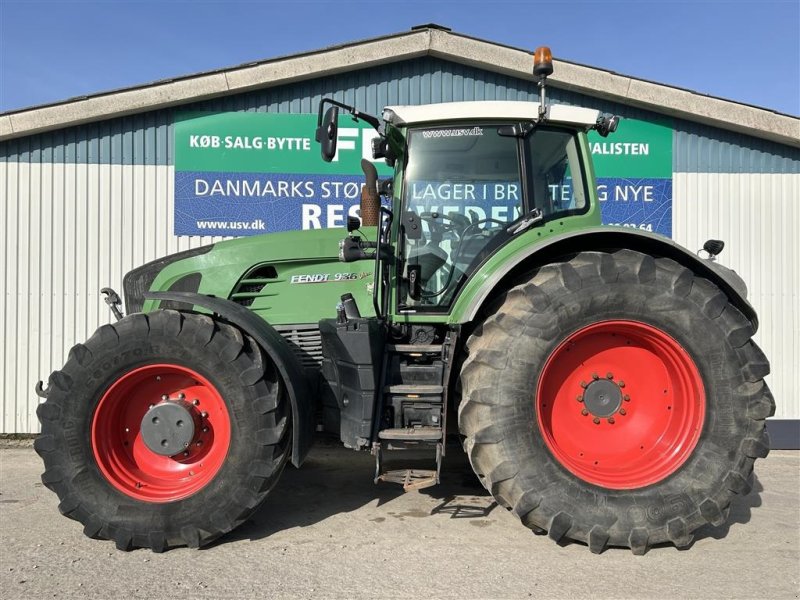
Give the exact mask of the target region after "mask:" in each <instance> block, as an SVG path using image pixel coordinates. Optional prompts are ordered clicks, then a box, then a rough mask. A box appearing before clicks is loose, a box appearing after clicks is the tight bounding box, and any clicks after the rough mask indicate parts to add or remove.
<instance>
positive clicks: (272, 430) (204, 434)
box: [35, 310, 291, 552]
mask: <svg viewBox="0 0 800 600" xmlns="http://www.w3.org/2000/svg"><path fill="white" fill-rule="evenodd" d="M268 360H269V359H268V358H267V357H266V356H265V355H264V354H263V353H262V351H261V349H260V348H259V347H258V345H257V344H256V343H255V341H254V340H252V339H251V338H249V337H248V336H246V335H243V334H242V332H241V331H240V330H238V329H236V328H235V327H232V326H230V325H227V324H224V323H220V322H218V321H215V320H214V319H212V318H211V317H209V316H205V315H198V314H185V313H180V312H178V311H174V310H160V311H155V312H153V313H149V314H146V315H145V314H134V315H130V316H128V317H125V318H124V319H122V320H121V321H119V322H117V323H114V324H113V325H104V326H103V327H100V328H99V329H98V330H97V332H96V333H95V334H94V335H93V336H92V337H91V338H90V339H89V340H88V341H87V342H86V343H85V344H78V345H76V346H75V347H74V348H72V350H70V353H69V359H68V361H67V363H66V364H65V365H64V367H63V369H62V370H60V371H55V372H54V373H53V374H52V375H51V376H50V380H49V388H48V395H47V400H46V401H45V402H44V403H43V404H41V405H40V406H39V407H38V410H37V414H38V416H39V420H40V421H41V423H42V434H41V435H40V436H39V438H38V439H37V440H36V443H35V448H36V451H37V452H38V453H39V455H40V456H41V457H42V458H43V459H44V464H45V472H44V474H43V475H42V482H43V483H44V484H45V485H46V486H47V487H48V488H50V489H51V490H53V491H54V492H55V493H56V494H57V495H58V497H59V500H60V501H61V502H60V504H59V510H60V511H61V512H62V514H64V515H66V516H68V517H70V518H72V519H75V520H77V521H80V522H81V523H82V524H83V526H84V533H85V534H86V535H87V536H89V537H92V538H102V539H110V540H114V541H115V543H116V545H117V548H119V549H121V550H130V549H133V548H137V547H147V548H150V549H152V550H153V551H156V552H160V551H164V550H166V549H167V548H170V547H173V546H182V545H186V546H190V547H199V546H202V545H204V544H207V543H209V542H210V541H212V540H213V539H215V538H217V537H219V536H221V535H223V534H225V533H227V532H229V531H231V530H232V529H234V528H235V527H237V526H238V525H239V524H241V523H242V522H243V521H244V520H245V519H246V518H247V517H248V516H249V515H250V514H251V513H252V512H253V511H254V510H256V508H257V507H258V506H259V505H260V504H261V502H262V501H263V500H264V499H265V497H266V496H267V493H268V492H269V491H270V489H271V488H272V487H273V486H274V485H275V483H276V482H277V480H278V477H279V476H280V474H281V472H282V470H283V468H284V465H285V464H286V461H287V457H288V455H289V449H290V445H291V444H290V440H291V433H290V422H289V421H290V416H289V415H290V410H289V407H288V401H287V398H286V394H285V392H284V388H283V384H282V382H281V381H280V378H279V376H278V375H277V372H276V371H275V369H274V368H273V367H272V365H271V364H270V363H269V362H268ZM180 394H183V395H182V396H181V395H180ZM163 396H166V397H167V398H168V400H169V401H170V402H172V401H174V400H176V399H177V398H179V397H180V398H181V402H182V403H181V406H184V407H185V408H183V409H180V410H183V411H184V412H183V413H181V415H187V416H189V417H190V420H191V422H192V428H193V429H192V430H193V431H194V435H193V437H192V438H191V439H189V438H187V439H186V440H185V441H183V440H181V444H180V446H181V447H180V452H177V449H176V454H175V455H163V453H161V454H160V453H157V452H154V451H152V450H151V448H150V446H148V445H147V443H146V442H145V441H144V439H145V437H146V436H145V435H144V431H145V427H146V425H144V420H143V418H144V415H145V413H146V412H147V411H148V410H149V409H151V408H152V405H156V406H157V405H159V403H160V402H162V401H163V400H162V397H163ZM184 397H185V401H184ZM193 401H194V402H193ZM170 408H172V407H170ZM151 414H152V413H151ZM153 422H154V423H155V422H157V421H155V420H154V421H153ZM180 426H181V427H183V426H184V422H183V420H182V421H181V423H180ZM176 431H177V430H176ZM167 437H168V436H167ZM164 442H165V443H164V445H165V446H166V445H167V444H166V440H164ZM150 444H151V445H153V444H154V442H150ZM184 445H185V446H186V447H185V448H184V447H183V446H184ZM169 452H170V453H171V452H172V450H171V449H170V450H169Z"/></svg>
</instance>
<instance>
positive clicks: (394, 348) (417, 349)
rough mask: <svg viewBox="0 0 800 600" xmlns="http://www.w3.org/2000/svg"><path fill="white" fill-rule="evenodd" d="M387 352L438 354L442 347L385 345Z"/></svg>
mask: <svg viewBox="0 0 800 600" xmlns="http://www.w3.org/2000/svg"><path fill="white" fill-rule="evenodd" d="M386 349H387V350H388V351H389V352H398V353H404V354H440V353H441V352H442V346H441V345H439V344H387V345H386Z"/></svg>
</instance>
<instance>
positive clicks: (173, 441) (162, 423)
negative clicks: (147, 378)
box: [141, 401, 197, 456]
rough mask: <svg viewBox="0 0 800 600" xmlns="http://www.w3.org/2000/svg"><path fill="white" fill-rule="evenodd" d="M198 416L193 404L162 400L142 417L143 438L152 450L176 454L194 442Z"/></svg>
mask: <svg viewBox="0 0 800 600" xmlns="http://www.w3.org/2000/svg"><path fill="white" fill-rule="evenodd" d="M196 418H197V417H196V413H195V411H194V410H193V409H192V405H191V404H188V403H185V402H181V401H177V402H176V401H166V402H160V403H158V404H156V405H154V406H152V407H151V408H150V410H148V411H147V412H146V413H145V415H144V417H143V418H142V423H141V432H142V440H143V441H144V444H145V446H147V448H148V449H149V450H150V451H151V452H155V453H156V454H160V455H161V456H174V455H176V454H178V453H179V452H182V451H184V450H185V449H186V448H188V447H189V444H191V443H192V440H193V439H194V434H195V431H196V429H197V427H196V425H197V423H196V422H195V420H196Z"/></svg>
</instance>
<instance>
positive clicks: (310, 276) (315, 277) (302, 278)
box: [289, 271, 372, 283]
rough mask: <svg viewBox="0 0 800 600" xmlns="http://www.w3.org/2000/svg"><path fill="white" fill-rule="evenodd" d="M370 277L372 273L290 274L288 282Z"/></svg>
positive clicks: (337, 280)
mask: <svg viewBox="0 0 800 600" xmlns="http://www.w3.org/2000/svg"><path fill="white" fill-rule="evenodd" d="M367 277H372V273H368V272H366V271H362V272H361V273H309V274H308V275H292V278H291V279H290V280H289V282H290V283H339V282H341V281H358V280H359V279H366V278H367Z"/></svg>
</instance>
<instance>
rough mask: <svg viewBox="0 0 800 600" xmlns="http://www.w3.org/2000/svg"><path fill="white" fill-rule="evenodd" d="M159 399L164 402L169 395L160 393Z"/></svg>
mask: <svg viewBox="0 0 800 600" xmlns="http://www.w3.org/2000/svg"><path fill="white" fill-rule="evenodd" d="M161 399H162V400H163V401H164V402H166V401H167V400H169V396H167V395H166V394H161Z"/></svg>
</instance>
